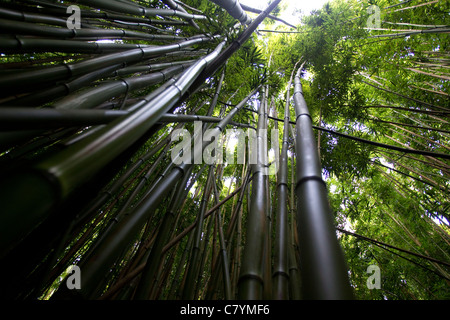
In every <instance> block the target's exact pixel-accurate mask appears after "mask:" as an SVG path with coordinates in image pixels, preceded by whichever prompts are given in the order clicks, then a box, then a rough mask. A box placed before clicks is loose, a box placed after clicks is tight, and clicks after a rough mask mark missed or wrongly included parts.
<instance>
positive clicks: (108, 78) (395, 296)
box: [0, 0, 450, 300]
mask: <svg viewBox="0 0 450 320" xmlns="http://www.w3.org/2000/svg"><path fill="white" fill-rule="evenodd" d="M297 2H298V7H299V9H301V2H302V1H297ZM69 5H77V6H78V8H80V9H81V10H80V11H79V13H80V15H79V17H80V22H81V23H80V25H79V26H76V25H75V22H76V21H77V18H76V17H75V16H74V12H75V11H71V10H69V11H67V7H68V6H69ZM266 7H267V8H269V10H264V11H261V10H259V9H255V8H251V7H248V6H246V5H242V7H240V6H237V7H236V6H235V5H234V2H233V1H219V0H214V1H207V0H184V1H183V2H181V1H178V0H162V1H157V0H153V1H151V0H148V1H144V0H141V1H139V0H92V1H84V0H79V1H50V0H23V1H12V0H11V1H2V3H1V5H0V57H1V58H0V88H2V89H1V91H0V124H1V125H0V128H1V132H0V170H1V171H0V175H1V179H0V201H1V203H2V210H1V212H0V244H1V251H0V252H1V257H0V258H1V262H0V268H1V272H2V273H1V274H3V275H5V274H7V275H9V276H8V277H6V278H4V279H3V282H2V289H3V290H1V291H2V297H3V298H5V299H19V300H22V299H42V300H46V299H61V298H64V299H77V298H82V299H104V300H109V299H112V300H120V299H123V300H131V299H152V300H153V299H160V300H175V299H200V300H203V299H204V300H222V299H236V298H239V299H254V298H256V299H284V300H297V299H304V298H306V299H307V298H310V294H311V293H310V292H309V291H308V286H309V285H305V281H308V273H307V272H308V271H305V270H307V269H308V268H309V267H315V266H314V265H312V262H311V263H310V262H309V261H308V260H307V259H305V256H304V254H305V251H311V252H316V251H317V252H320V250H321V248H320V243H315V242H313V241H311V242H308V241H307V240H301V239H304V237H303V235H302V232H301V230H302V223H301V221H302V220H301V219H302V218H301V217H302V214H303V213H302V210H304V207H305V205H303V201H304V199H303V198H302V196H301V193H300V192H301V191H299V190H300V189H301V188H300V187H299V184H300V183H301V181H303V180H302V179H301V178H300V177H299V174H300V173H299V168H301V165H302V164H301V163H303V160H302V161H300V160H299V159H300V158H304V157H309V155H311V154H312V153H314V154H317V157H318V159H319V160H320V165H321V167H320V178H321V179H323V181H324V182H325V183H326V187H327V193H326V194H327V197H326V198H325V199H322V198H319V199H320V201H321V202H324V203H325V202H326V205H324V206H325V207H326V206H329V208H330V210H329V213H330V217H331V219H332V220H333V221H332V225H333V227H332V230H331V231H330V234H331V236H330V237H332V238H333V239H332V240H330V241H334V237H335V238H336V242H337V243H339V245H340V248H341V251H342V257H343V259H344V261H345V267H346V268H347V270H346V276H348V282H349V286H350V288H351V289H352V292H353V293H352V294H353V296H352V297H353V298H355V299H362V300H382V299H386V300H446V299H450V216H449V209H450V201H449V200H450V197H449V188H450V183H449V177H450V161H449V159H450V152H449V150H450V144H449V142H450V126H449V121H450V120H449V115H450V99H449V93H448V92H449V79H450V72H449V68H450V40H449V32H450V25H449V21H450V16H449V14H450V2H448V1H444V0H434V1H428V0H408V1H406V0H405V1H394V0H389V1H388V0H379V1H376V0H374V1H357V0H347V1H344V0H331V1H329V2H328V3H327V4H325V5H324V6H323V7H322V8H321V9H319V10H315V11H312V12H301V11H299V12H297V17H298V21H285V20H283V19H282V18H281V15H280V14H281V13H282V12H283V10H284V9H285V8H286V4H285V3H283V1H281V2H280V1H273V2H268V3H267V4H266V5H265V6H264V8H266ZM269 11H270V14H269ZM68 19H69V20H68ZM297 72H298V73H297ZM296 74H297V75H298V76H297V77H296ZM296 80H297V82H296ZM300 82H301V85H299V83H300ZM294 83H296V85H294ZM300 96H301V97H302V98H299V97H300ZM302 99H304V100H302ZM300 100H301V101H305V102H306V104H305V105H307V109H306V110H307V111H308V112H309V116H308V119H310V120H308V121H310V122H311V130H312V132H313V134H314V135H313V141H310V143H309V146H310V147H311V148H313V149H311V148H310V149H303V148H302V149H299V145H301V141H303V138H304V137H303V136H302V133H301V130H300V129H299V128H298V127H299V123H303V122H301V121H303V120H302V119H304V118H305V117H302V115H303V116H304V115H305V113H301V112H300V113H299V112H298V110H300V108H299V103H300V102H301V101H300ZM194 121H202V125H203V127H202V130H207V129H213V128H215V129H214V130H216V131H214V132H222V131H224V130H225V129H226V130H227V131H228V132H230V131H231V130H234V129H242V130H254V129H256V128H257V129H267V130H268V132H271V131H272V130H274V129H278V141H272V140H276V139H272V138H271V136H270V135H268V139H269V143H268V148H262V149H258V154H263V156H264V157H266V158H267V159H268V161H269V163H270V169H271V170H273V169H274V168H275V169H276V170H275V173H274V172H273V171H272V172H271V173H272V174H269V175H266V176H264V177H263V176H262V175H261V174H260V170H262V169H261V168H262V167H261V166H259V165H260V164H259V163H258V164H257V165H254V164H251V163H249V159H248V155H246V156H245V157H244V163H237V164H236V163H227V162H224V163H215V164H213V165H210V164H205V163H202V164H184V163H182V164H181V165H178V164H174V162H173V157H171V155H173V154H174V150H176V149H174V148H176V145H177V143H176V142H177V141H178V140H176V141H173V139H171V133H172V132H174V130H176V129H186V130H187V132H190V133H191V134H192V135H193V134H194V126H195V124H194ZM222 142H223V144H224V145H225V146H227V147H228V148H229V149H230V150H234V151H233V152H234V153H235V156H236V157H237V156H238V153H239V152H241V151H242V149H240V148H235V146H236V144H237V139H229V140H226V141H222ZM203 148H205V145H203ZM233 148H234V149H233ZM311 150H313V152H312V153H311ZM201 151H202V150H200V152H201ZM194 152H195V150H194ZM316 180H317V179H316ZM299 219H300V222H299ZM311 239H314V237H313V236H312V238H311ZM261 244H262V245H261ZM252 246H253V247H252ZM305 246H306V247H307V248H308V250H305V249H304V248H305ZM309 248H310V249H309ZM318 255H320V254H318ZM308 263H310V264H309V265H308ZM73 265H77V266H79V267H80V270H81V289H80V290H78V289H75V290H70V288H67V286H66V284H67V281H68V280H67V277H70V275H71V270H72V269H70V268H71V266H73ZM305 265H307V267H305ZM374 265H375V266H377V267H378V268H379V274H380V283H379V287H378V288H370V285H368V280H369V282H370V279H369V277H370V276H371V273H370V272H369V273H368V268H369V267H370V266H374ZM328 267H329V268H331V269H333V268H334V266H328ZM336 268H338V267H337V266H336ZM322 276H323V277H324V278H323V281H325V282H326V281H328V278H327V275H322ZM255 279H256V280H255ZM324 290H325V291H326V290H327V289H324ZM312 296H313V297H315V296H314V295H312ZM319 298H323V296H319ZM325 298H326V297H325Z"/></svg>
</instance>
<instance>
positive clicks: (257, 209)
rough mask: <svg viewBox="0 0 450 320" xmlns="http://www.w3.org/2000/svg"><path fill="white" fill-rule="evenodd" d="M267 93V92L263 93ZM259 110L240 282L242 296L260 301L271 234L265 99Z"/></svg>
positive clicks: (241, 297) (239, 292)
mask: <svg viewBox="0 0 450 320" xmlns="http://www.w3.org/2000/svg"><path fill="white" fill-rule="evenodd" d="M264 95H265V93H263V96H264ZM262 100H263V101H262V102H261V103H260V106H259V109H258V110H259V111H258V128H257V133H256V139H255V140H256V150H253V152H256V159H255V160H256V164H254V165H252V166H253V168H252V181H253V183H252V196H251V205H250V212H249V214H248V217H247V232H246V237H245V239H246V243H245V247H244V252H243V257H244V259H243V261H242V266H241V274H240V276H239V282H238V287H239V288H238V295H239V299H245V300H247V299H249V300H255V299H256V300H258V299H262V298H263V294H264V286H265V285H266V286H267V285H268V284H267V283H264V266H265V260H264V257H265V254H268V253H267V252H266V251H267V248H266V241H267V239H266V237H267V236H268V235H267V234H266V233H267V223H268V221H267V210H268V208H267V201H266V197H267V194H266V191H267V185H266V179H267V174H268V164H267V145H265V142H266V140H265V139H266V138H267V137H264V136H263V134H264V130H265V129H266V124H265V122H264V119H265V118H264V98H263V99H262Z"/></svg>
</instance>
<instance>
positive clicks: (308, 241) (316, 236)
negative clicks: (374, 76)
mask: <svg viewBox="0 0 450 320" xmlns="http://www.w3.org/2000/svg"><path fill="white" fill-rule="evenodd" d="M302 68H303V64H302V66H301V67H300V68H299V69H298V71H297V74H296V76H295V79H294V94H293V98H294V105H295V114H296V126H295V127H296V146H295V149H296V155H297V168H296V169H297V177H296V183H295V192H296V194H297V201H298V203H297V228H298V235H299V245H300V263H301V265H300V270H301V274H302V282H303V297H304V298H305V299H351V298H352V296H353V295H352V290H351V288H350V283H349V280H348V275H347V267H346V263H345V260H344V256H343V253H342V250H341V248H340V246H339V243H338V241H337V238H336V235H335V232H334V226H333V220H332V213H331V209H330V207H329V204H328V201H327V198H328V197H327V189H326V184H325V182H324V181H323V180H322V170H321V166H320V160H319V156H318V153H317V147H316V140H315V136H314V134H313V131H312V121H311V116H310V115H309V110H308V106H307V105H306V101H305V99H304V97H303V92H302V85H301V82H300V74H301V71H302Z"/></svg>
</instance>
